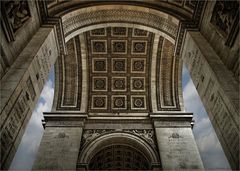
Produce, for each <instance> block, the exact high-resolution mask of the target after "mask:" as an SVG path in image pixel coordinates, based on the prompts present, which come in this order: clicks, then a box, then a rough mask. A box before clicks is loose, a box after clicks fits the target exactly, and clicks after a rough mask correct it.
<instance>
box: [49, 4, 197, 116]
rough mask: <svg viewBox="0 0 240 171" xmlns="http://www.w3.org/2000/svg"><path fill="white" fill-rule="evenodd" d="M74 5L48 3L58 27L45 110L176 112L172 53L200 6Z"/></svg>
mask: <svg viewBox="0 0 240 171" xmlns="http://www.w3.org/2000/svg"><path fill="white" fill-rule="evenodd" d="M81 2H82V3H81ZM81 2H78V1H76V2H74V1H69V2H67V1H66V2H65V1H64V2H61V3H60V2H58V1H54V2H51V3H50V2H49V3H48V13H49V14H50V15H55V16H58V17H60V18H61V24H62V27H60V26H61V24H60V25H58V26H57V27H56V31H57V33H58V35H59V36H58V41H59V45H60V46H59V48H60V51H61V52H62V53H61V55H60V57H59V59H58V61H57V63H56V88H55V100H54V107H53V110H56V111H65V110H68V111H69V110H70V111H77V112H80V113H89V115H93V116H95V115H115V114H118V115H128V114H129V113H133V114H134V113H135V115H141V116H147V115H149V113H162V112H163V111H164V112H166V111H181V110H182V109H183V108H182V107H183V106H182V95H181V91H182V90H181V69H182V63H181V59H180V58H179V53H180V50H181V43H182V40H183V35H184V31H185V28H186V26H188V27H193V26H194V27H195V25H196V22H193V24H192V23H190V22H188V20H189V21H191V18H193V17H198V18H199V15H200V12H199V11H200V10H199V11H198V12H196V11H195V12H194V10H195V9H197V8H196V7H197V6H198V7H199V6H200V5H201V4H200V3H195V2H191V1H176V2H172V1H169V2H168V1H166V2H165V1H164V2H151V3H143V2H136V3H135V4H134V2H132V3H126V2H119V3H114V2H111V3H110V2H104V3H103V2H101V3H97V2H93V3H88V2H85V1H81ZM199 4H200V5H199ZM153 5H156V7H153ZM150 7H151V8H150ZM160 7H162V8H160ZM171 8H172V9H171ZM160 9H161V10H160ZM165 11H167V12H165ZM169 14H172V15H169ZM198 18H197V19H198ZM181 20H185V21H184V22H185V23H184V24H183V23H182V22H180V21H181ZM48 22H55V19H51V18H49V19H48ZM194 24H195V25H194ZM60 28H62V29H60Z"/></svg>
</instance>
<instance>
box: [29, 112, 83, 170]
mask: <svg viewBox="0 0 240 171" xmlns="http://www.w3.org/2000/svg"><path fill="white" fill-rule="evenodd" d="M44 117H45V120H46V125H45V132H44V135H43V138H42V141H41V144H40V147H39V150H38V154H37V159H36V161H35V163H34V166H33V170H53V169H54V170H76V163H77V159H78V153H79V149H80V142H81V137H82V130H83V125H84V120H85V118H86V115H82V114H71V113H67V114H65V113H45V115H44Z"/></svg>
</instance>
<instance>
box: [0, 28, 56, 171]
mask: <svg viewBox="0 0 240 171" xmlns="http://www.w3.org/2000/svg"><path fill="white" fill-rule="evenodd" d="M57 57H58V48H57V41H56V39H55V30H54V28H51V27H41V28H39V30H38V31H37V32H36V34H35V35H34V36H33V37H32V39H31V40H30V41H29V43H28V44H27V46H26V47H25V48H24V49H23V50H22V52H21V53H20V54H19V55H18V57H17V59H16V60H15V62H14V63H13V64H12V65H11V67H10V68H9V70H8V72H7V73H6V74H5V75H4V76H3V77H2V79H1V83H0V84H1V85H0V96H1V97H0V116H1V119H0V142H1V158H0V160H1V161H0V167H1V169H3V170H7V169H8V168H9V166H10V164H11V162H12V159H13V157H14V155H15V152H16V151H17V148H18V145H19V143H20V141H21V138H22V136H23V133H24V131H25V128H26V125H27V123H28V121H29V119H30V117H31V115H32V112H33V110H34V107H35V104H36V103H37V100H38V98H39V96H40V93H41V91H42V88H43V86H44V84H45V81H46V79H47V77H48V73H49V71H50V68H51V66H53V64H54V63H55V61H56V59H57Z"/></svg>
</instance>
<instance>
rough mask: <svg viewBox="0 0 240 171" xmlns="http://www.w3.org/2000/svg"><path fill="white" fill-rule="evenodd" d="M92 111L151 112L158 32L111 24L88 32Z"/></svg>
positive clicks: (89, 107) (90, 105)
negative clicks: (154, 43) (153, 56)
mask: <svg viewBox="0 0 240 171" xmlns="http://www.w3.org/2000/svg"><path fill="white" fill-rule="evenodd" d="M85 37H86V43H87V49H88V50H87V51H88V66H89V68H88V71H89V79H88V80H89V102H88V104H89V106H88V111H89V112H91V113H95V112H100V113H101V112H104V113H121V112H127V113H128V112H149V111H150V108H149V101H150V96H149V90H150V87H149V81H150V80H149V79H150V78H149V70H150V68H149V67H150V66H151V65H149V64H150V63H151V51H152V49H151V48H152V41H153V37H154V34H152V33H149V32H147V31H144V30H140V29H136V28H134V29H132V28H126V27H108V28H101V29H96V30H92V31H89V32H86V33H85Z"/></svg>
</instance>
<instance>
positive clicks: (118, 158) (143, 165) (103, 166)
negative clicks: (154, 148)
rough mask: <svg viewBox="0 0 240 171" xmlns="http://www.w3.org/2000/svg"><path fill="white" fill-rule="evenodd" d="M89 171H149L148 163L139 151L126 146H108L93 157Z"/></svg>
mask: <svg viewBox="0 0 240 171" xmlns="http://www.w3.org/2000/svg"><path fill="white" fill-rule="evenodd" d="M88 168H89V170H149V169H150V162H149V161H148V159H147V158H146V157H145V155H144V154H143V153H142V152H140V151H139V150H137V149H135V148H133V147H131V146H126V145H110V146H107V147H104V148H103V149H101V150H100V151H99V152H97V154H95V155H94V156H93V158H92V159H91V160H90V162H89V165H88Z"/></svg>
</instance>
